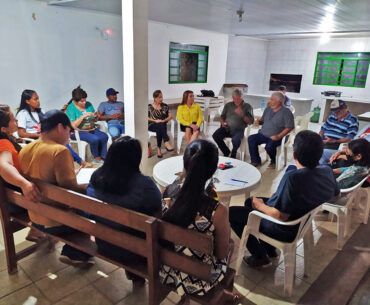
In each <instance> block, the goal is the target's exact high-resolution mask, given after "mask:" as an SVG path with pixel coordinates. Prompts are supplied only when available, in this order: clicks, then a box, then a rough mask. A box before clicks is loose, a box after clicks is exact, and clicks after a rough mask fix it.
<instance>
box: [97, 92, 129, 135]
mask: <svg viewBox="0 0 370 305" xmlns="http://www.w3.org/2000/svg"><path fill="white" fill-rule="evenodd" d="M117 93H119V92H118V91H116V90H114V89H113V88H109V89H108V90H107V91H106V96H107V99H108V101H106V102H101V103H100V105H99V107H98V116H99V120H100V121H107V122H108V132H109V134H110V135H111V137H112V140H113V141H114V140H115V139H117V138H119V137H120V135H121V134H124V133H125V121H124V119H125V114H124V113H125V106H124V104H123V102H117Z"/></svg>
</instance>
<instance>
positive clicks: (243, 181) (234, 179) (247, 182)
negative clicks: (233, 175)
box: [231, 179, 248, 183]
mask: <svg viewBox="0 0 370 305" xmlns="http://www.w3.org/2000/svg"><path fill="white" fill-rule="evenodd" d="M231 181H236V182H243V183H248V181H244V180H238V179H231Z"/></svg>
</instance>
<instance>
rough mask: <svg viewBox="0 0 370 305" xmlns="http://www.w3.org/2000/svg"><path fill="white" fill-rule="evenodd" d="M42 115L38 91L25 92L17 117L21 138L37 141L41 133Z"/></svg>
mask: <svg viewBox="0 0 370 305" xmlns="http://www.w3.org/2000/svg"><path fill="white" fill-rule="evenodd" d="M40 113H41V108H40V100H39V96H38V95H37V93H36V91H34V90H29V89H26V90H24V91H23V92H22V97H21V104H20V105H19V108H18V111H17V115H16V117H17V120H18V135H19V136H20V137H21V138H33V139H37V138H38V137H39V135H40V132H41V125H40V117H39V114H40Z"/></svg>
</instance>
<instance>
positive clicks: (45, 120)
mask: <svg viewBox="0 0 370 305" xmlns="http://www.w3.org/2000/svg"><path fill="white" fill-rule="evenodd" d="M40 123H41V132H47V131H50V130H52V129H54V128H55V127H56V126H57V125H58V124H59V123H60V124H62V125H63V126H69V128H71V131H72V130H74V129H73V127H72V125H71V121H70V120H69V118H68V116H67V115H66V114H65V113H64V112H63V111H60V110H49V111H48V112H46V113H45V114H43V115H41V116H40Z"/></svg>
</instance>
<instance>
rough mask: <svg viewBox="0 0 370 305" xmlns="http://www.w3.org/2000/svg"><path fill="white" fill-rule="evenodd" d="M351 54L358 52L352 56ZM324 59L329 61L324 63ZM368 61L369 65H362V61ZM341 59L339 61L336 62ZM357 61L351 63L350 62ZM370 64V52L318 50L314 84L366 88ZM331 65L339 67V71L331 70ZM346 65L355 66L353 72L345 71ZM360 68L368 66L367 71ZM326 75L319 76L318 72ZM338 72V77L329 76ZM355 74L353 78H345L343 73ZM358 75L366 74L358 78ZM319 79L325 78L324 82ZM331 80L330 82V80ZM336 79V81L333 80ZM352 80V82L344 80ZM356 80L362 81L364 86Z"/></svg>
mask: <svg viewBox="0 0 370 305" xmlns="http://www.w3.org/2000/svg"><path fill="white" fill-rule="evenodd" d="M349 54H356V55H355V56H350V55H349ZM322 60H327V63H322V62H321V61H322ZM361 60H365V61H367V65H366V64H365V65H360V64H359V63H360V61H361ZM335 61H339V63H334V62H335ZM353 61H354V62H355V63H354V64H352V65H350V64H348V62H353ZM369 64H370V52H317V56H316V65H315V72H314V76H313V81H312V84H313V85H324V86H340V87H352V88H365V87H366V81H367V76H368V73H369ZM324 67H325V68H324ZM329 67H338V70H337V71H329V69H330V68H329ZM345 67H353V68H354V69H353V72H348V71H343V70H344V68H345ZM358 68H366V70H367V71H366V72H359V71H358ZM324 72H325V76H317V75H318V74H317V73H324ZM335 73H336V74H337V75H336V77H328V74H335ZM348 74H351V75H353V77H352V78H343V75H348ZM358 75H366V76H365V77H364V79H359V78H356V77H357V76H358ZM318 80H323V82H322V83H318V82H317V81H318ZM328 80H329V82H328ZM333 80H335V82H334V81H333ZM348 81H352V82H351V84H348V83H347V84H346V83H342V82H348ZM356 82H357V83H358V82H362V83H363V86H359V85H356Z"/></svg>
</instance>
